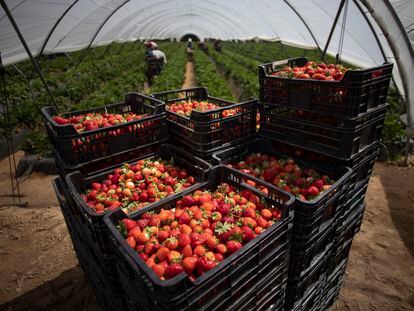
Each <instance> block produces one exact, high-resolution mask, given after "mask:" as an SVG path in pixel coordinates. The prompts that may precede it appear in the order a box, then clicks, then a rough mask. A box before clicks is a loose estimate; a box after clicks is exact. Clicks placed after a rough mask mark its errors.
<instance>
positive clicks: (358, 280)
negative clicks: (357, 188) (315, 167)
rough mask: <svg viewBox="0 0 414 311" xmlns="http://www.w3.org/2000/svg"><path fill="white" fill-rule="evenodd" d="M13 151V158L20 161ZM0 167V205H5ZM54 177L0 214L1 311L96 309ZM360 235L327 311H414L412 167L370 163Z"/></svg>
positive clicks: (41, 180) (31, 183)
mask: <svg viewBox="0 0 414 311" xmlns="http://www.w3.org/2000/svg"><path fill="white" fill-rule="evenodd" d="M21 156H22V153H18V154H17V157H18V158H19V157H21ZM7 171H8V164H7V162H6V160H2V161H0V191H1V193H0V195H1V197H0V205H2V204H5V203H7V202H10V198H9V197H4V195H6V194H10V192H11V191H10V185H9V179H8V174H7ZM52 179H53V177H52V176H46V175H43V174H40V173H36V174H33V175H31V176H30V177H29V178H28V179H26V180H25V181H23V182H22V183H21V188H22V192H23V194H24V197H23V200H24V201H28V202H29V206H28V207H25V208H21V207H20V208H19V207H8V206H5V207H2V208H0V310H10V311H11V310H56V311H57V310H75V309H76V310H88V311H92V310H99V307H98V306H97V303H96V302H95V299H94V297H93V293H92V290H91V289H90V287H89V286H88V284H87V282H86V281H85V278H84V275H83V272H82V270H81V269H80V267H79V266H78V262H77V259H76V257H75V254H74V251H73V249H72V244H71V240H70V237H69V235H68V232H67V229H66V225H65V222H64V219H63V216H62V214H61V212H60V209H59V207H58V204H57V201H56V198H55V194H54V192H53V189H52V185H51V180H52ZM366 202H367V210H366V212H365V216H364V221H363V224H362V229H361V232H360V233H359V234H358V235H357V237H356V239H355V240H354V243H353V245H352V251H351V255H350V261H349V264H348V267H347V272H346V278H345V283H344V285H343V287H342V290H341V294H340V297H339V299H338V301H337V303H336V304H335V305H334V307H333V310H335V311H342V310H413V309H414V260H413V254H414V240H413V236H414V229H413V228H414V227H413V224H414V216H413V215H414V214H413V212H412V209H413V207H414V168H399V167H396V166H388V165H386V164H384V163H376V165H375V170H374V173H373V176H372V178H371V182H370V185H369V190H368V194H367V199H366Z"/></svg>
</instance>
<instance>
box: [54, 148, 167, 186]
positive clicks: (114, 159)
mask: <svg viewBox="0 0 414 311" xmlns="http://www.w3.org/2000/svg"><path fill="white" fill-rule="evenodd" d="M166 142H167V140H162V141H159V142H155V143H151V144H147V145H143V146H139V147H137V148H134V149H132V150H128V151H125V152H120V153H117V154H114V155H110V156H107V157H102V158H99V159H96V160H92V161H89V162H86V163H84V164H81V165H77V166H75V167H67V166H66V165H65V163H64V162H63V161H62V159H61V157H60V156H59V154H58V153H56V152H55V163H56V167H57V170H58V172H59V175H60V176H61V177H63V178H64V177H66V175H67V174H69V173H72V172H75V171H79V172H80V173H81V174H82V175H83V176H90V175H95V174H98V173H100V172H102V171H108V170H110V169H115V168H116V167H119V166H121V165H122V164H123V163H126V162H133V160H132V159H137V160H138V159H142V158H146V157H151V156H153V155H155V154H156V153H157V152H158V150H159V149H160V146H161V145H162V144H165V143H166Z"/></svg>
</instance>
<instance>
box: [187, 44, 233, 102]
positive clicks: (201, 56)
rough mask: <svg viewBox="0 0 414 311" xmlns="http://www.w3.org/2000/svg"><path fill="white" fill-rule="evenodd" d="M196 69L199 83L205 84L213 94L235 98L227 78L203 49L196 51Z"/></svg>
mask: <svg viewBox="0 0 414 311" xmlns="http://www.w3.org/2000/svg"><path fill="white" fill-rule="evenodd" d="M194 70H195V75H196V79H197V83H198V84H199V85H203V86H205V87H206V88H207V89H208V90H209V92H210V93H211V94H214V95H215V96H217V97H219V98H222V99H226V100H231V101H234V100H235V98H234V96H233V95H232V93H231V90H230V88H229V87H228V85H227V82H226V80H225V78H224V77H223V76H222V75H220V74H219V73H218V72H217V69H216V66H215V65H214V64H213V63H212V61H211V60H210V59H209V58H208V56H207V55H206V54H205V53H204V52H202V51H201V50H196V51H195V53H194Z"/></svg>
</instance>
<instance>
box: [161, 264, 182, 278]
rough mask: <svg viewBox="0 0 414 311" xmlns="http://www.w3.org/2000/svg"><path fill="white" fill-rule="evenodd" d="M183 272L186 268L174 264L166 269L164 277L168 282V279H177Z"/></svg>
mask: <svg viewBox="0 0 414 311" xmlns="http://www.w3.org/2000/svg"><path fill="white" fill-rule="evenodd" d="M183 271H184V268H183V267H182V266H181V265H180V264H178V263H173V264H171V265H169V266H168V267H167V269H165V273H164V276H165V278H166V279H167V280H168V279H171V278H173V277H175V276H176V275H178V274H180V273H181V272H183Z"/></svg>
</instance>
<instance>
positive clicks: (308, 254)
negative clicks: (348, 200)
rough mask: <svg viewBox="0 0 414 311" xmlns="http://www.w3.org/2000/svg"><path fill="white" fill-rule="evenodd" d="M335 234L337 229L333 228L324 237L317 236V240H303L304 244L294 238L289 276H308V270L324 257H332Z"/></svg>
mask: <svg viewBox="0 0 414 311" xmlns="http://www.w3.org/2000/svg"><path fill="white" fill-rule="evenodd" d="M335 233H336V231H335V227H334V226H332V227H331V228H328V230H326V232H324V234H322V236H320V237H318V236H317V237H316V238H317V239H310V240H309V239H303V240H304V242H303V241H300V240H299V239H296V238H295V237H293V238H292V247H291V251H290V259H289V276H290V277H300V276H302V275H304V274H306V273H307V270H308V269H310V268H311V267H312V266H313V265H314V264H315V263H316V262H318V261H319V260H320V259H321V258H322V257H324V256H328V255H330V254H331V252H332V249H333V242H334V238H335Z"/></svg>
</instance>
